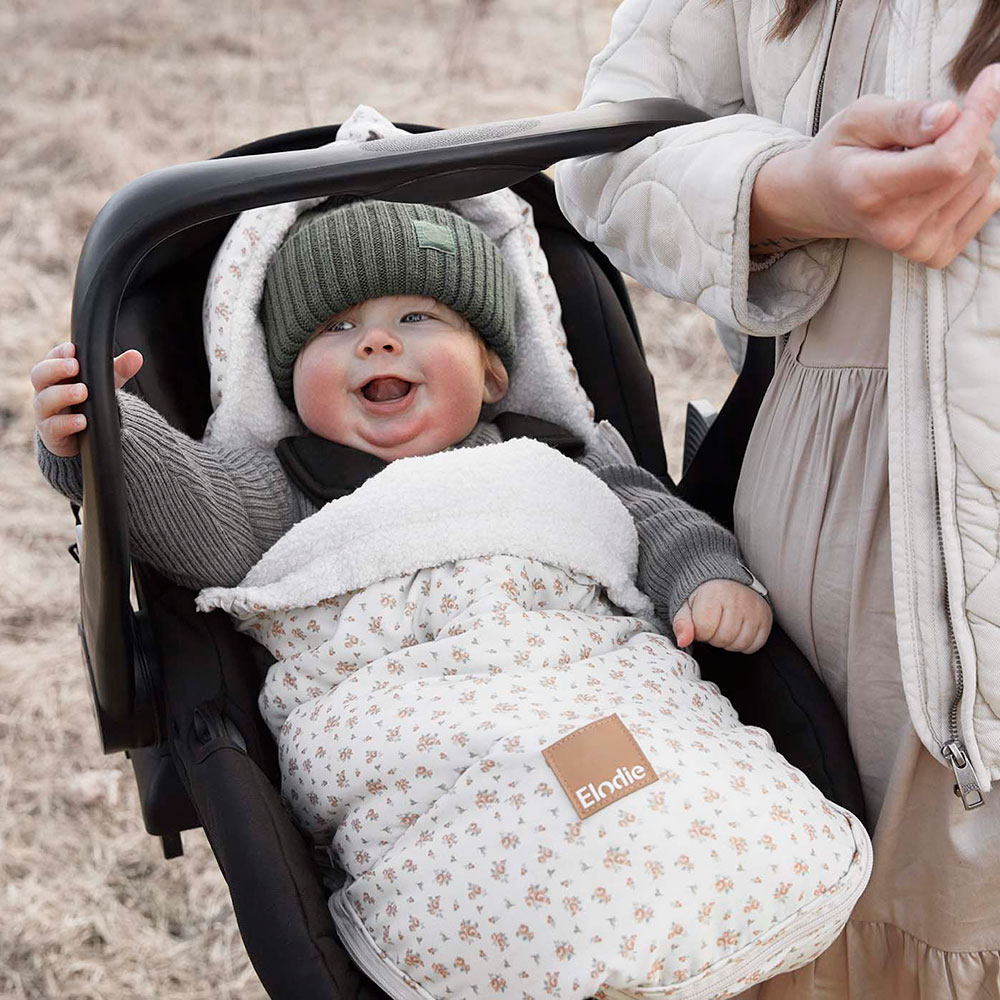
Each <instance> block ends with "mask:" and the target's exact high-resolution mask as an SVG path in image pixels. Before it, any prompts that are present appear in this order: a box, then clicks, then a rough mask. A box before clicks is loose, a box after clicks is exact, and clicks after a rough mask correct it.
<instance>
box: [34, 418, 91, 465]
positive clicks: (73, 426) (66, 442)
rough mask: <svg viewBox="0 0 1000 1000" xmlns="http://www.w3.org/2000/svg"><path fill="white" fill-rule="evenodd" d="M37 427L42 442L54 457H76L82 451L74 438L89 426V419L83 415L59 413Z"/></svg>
mask: <svg viewBox="0 0 1000 1000" xmlns="http://www.w3.org/2000/svg"><path fill="white" fill-rule="evenodd" d="M37 426H38V433H39V434H40V435H41V437H42V442H43V443H44V444H45V447H46V448H48V449H49V451H51V452H52V454H53V455H61V454H69V455H75V454H76V453H77V452H78V451H79V450H80V449H79V446H78V445H76V444H75V443H74V442H72V438H73V436H74V435H75V434H79V433H80V431H82V430H83V429H84V427H86V426H87V418H86V417H85V416H84V415H83V414H82V413H57V414H56V415H55V416H54V417H48V418H47V419H46V420H43V421H42V422H41V423H40V424H38V425H37Z"/></svg>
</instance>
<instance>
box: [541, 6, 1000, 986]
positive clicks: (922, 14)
mask: <svg viewBox="0 0 1000 1000" xmlns="http://www.w3.org/2000/svg"><path fill="white" fill-rule="evenodd" d="M781 7H784V9H783V10H780V8H781ZM777 8H778V12H779V14H780V16H779V17H778V19H777V21H776V22H775V21H774V13H775V10H776V5H775V0H714V2H705V0H625V3H624V4H623V5H622V6H621V8H620V9H619V10H618V12H617V14H616V15H615V19H614V22H613V26H612V37H611V40H610V42H609V44H608V46H607V47H606V48H605V49H604V51H603V52H601V53H600V54H599V55H598V56H597V57H596V58H595V59H594V61H593V63H592V65H591V68H590V72H589V74H588V77H587V82H586V86H585V91H584V97H583V101H582V106H590V105H593V104H597V103H600V102H602V101H622V100H628V99H632V98H640V97H655V96H659V97H674V98H678V99H680V100H683V101H687V102H689V103H691V104H694V105H696V106H698V107H700V108H702V109H704V110H705V111H707V112H708V113H709V114H711V115H713V116H714V117H713V119H712V120H711V121H708V122H699V123H696V124H692V125H687V126H683V127H680V128H676V129H671V130H668V131H666V132H663V133H661V134H659V135H656V136H653V137H651V138H649V139H647V140H645V141H644V142H641V143H639V144H638V145H636V146H634V147H633V148H631V149H629V150H626V151H624V152H622V153H618V154H614V155H608V156H598V157H591V158H588V159H582V160H577V161H570V162H567V163H565V164H562V165H561V166H560V168H559V170H558V173H557V190H558V193H559V198H560V204H561V205H562V207H563V211H564V212H565V213H566V215H567V217H568V218H569V219H570V220H571V221H572V223H573V224H574V225H575V226H576V227H577V229H579V231H580V232H581V233H583V234H584V235H585V236H586V237H588V238H589V239H592V240H594V241H595V242H596V243H597V244H598V245H599V246H601V248H602V249H603V250H604V251H605V252H606V253H607V254H608V256H609V257H610V258H611V260H612V262H613V263H615V264H616V265H617V266H619V267H620V268H622V269H623V270H625V271H627V272H628V273H630V274H632V275H633V276H634V277H636V278H637V279H638V280H640V281H642V282H643V283H644V284H647V285H649V286H651V287H654V288H656V289H658V290H659V291H661V292H663V293H664V294H667V295H670V296H673V297H675V298H682V299H685V300H687V301H690V302H694V303H696V304H697V305H699V306H700V307H701V308H702V309H704V310H705V311H706V312H708V313H709V314H710V315H712V316H713V317H714V318H715V319H716V321H717V323H718V329H719V333H720V336H721V337H722V339H723V342H724V343H725V344H726V347H727V350H728V351H729V353H730V356H731V357H732V358H733V360H734V362H735V363H736V364H737V365H738V364H739V363H740V361H741V358H742V351H743V348H744V345H745V336H744V335H746V334H750V335H756V336H770V337H774V338H776V344H777V354H778V362H777V366H776V372H775V377H774V380H773V382H772V384H771V386H770V388H769V390H768V393H767V396H766V398H765V400H764V402H763V405H762V407H761V410H760V413H759V414H758V417H757V420H756V423H755V425H754V430H753V434H752V436H751V440H750V443H749V446H748V449H747V454H746V458H745V461H744V466H743V472H742V475H741V481H740V486H739V489H738V491H737V496H736V505H735V512H734V513H735V520H736V529H737V536H738V538H739V541H740V543H741V546H742V548H743V551H744V554H745V556H746V557H747V560H748V562H749V564H750V565H751V568H752V569H753V570H754V572H755V573H757V574H758V575H759V576H760V577H761V578H762V579H763V580H764V581H765V583H766V584H767V585H768V587H769V589H770V591H771V595H772V597H773V600H774V605H775V612H776V617H777V620H778V621H779V623H780V624H781V625H782V626H783V627H784V628H785V630H786V631H787V632H788V633H789V634H790V635H791V637H792V638H793V639H794V640H795V641H796V642H797V644H798V645H799V647H800V648H801V649H802V650H803V651H804V652H805V653H806V655H807V656H809V658H810V659H811V661H812V663H813V665H814V667H815V668H816V669H817V671H818V672H819V673H820V675H821V676H822V677H823V679H824V680H825V682H826V683H827V685H828V686H829V687H830V690H831V691H832V693H833V695H834V697H835V698H836V700H837V702H838V704H839V707H840V709H841V711H842V713H843V715H844V717H845V719H846V720H847V725H848V730H849V733H850V737H851V742H852V746H853V748H854V752H855V756H856V758H857V761H858V766H859V770H860V772H861V776H862V784H863V789H864V793H865V799H866V805H867V808H868V813H869V817H868V818H869V821H870V823H871V824H872V825H873V826H874V843H875V869H874V872H873V876H872V881H871V883H870V885H869V888H868V890H867V892H866V893H865V895H864V896H863V897H862V899H861V901H860V902H859V904H858V906H857V908H856V909H855V911H854V914H853V916H852V920H851V922H850V923H849V925H848V927H847V928H846V930H845V932H844V934H843V935H842V936H841V938H839V939H838V941H837V942H836V943H835V945H834V946H833V947H832V948H831V949H830V950H829V951H827V952H826V953H825V954H824V955H823V956H821V958H820V959H818V960H817V961H816V962H815V963H813V964H812V965H811V966H808V967H806V968H804V969H801V970H798V971H797V972H794V973H791V974H788V975H785V976H782V977H778V978H777V979H775V980H772V981H770V982H768V983H764V984H762V985H761V986H759V987H758V988H757V989H756V990H754V991H752V993H751V994H748V995H752V996H755V997H757V998H758V1000H776V998H786V997H788V998H791V997H795V998H797V1000H798V998H813V1000H818V998H819V997H823V998H830V1000H832V998H837V1000H840V998H866V1000H868V998H880V997H887V998H888V997H891V998H894V1000H896V998H899V1000H909V998H919V1000H931V998H933V1000H938V998H943V997H957V998H962V1000H971V998H973V997H976V998H993V997H1000V794H994V795H992V796H990V795H988V794H987V792H988V789H989V785H990V783H991V781H992V780H994V779H996V778H997V777H998V776H1000V717H998V716H1000V558H998V552H1000V513H998V511H1000V394H998V393H997V392H996V388H995V386H996V383H997V381H998V377H1000V376H998V373H1000V337H998V336H997V329H998V326H1000V321H998V320H997V318H996V317H997V315H998V314H997V303H998V302H1000V221H998V219H995V218H994V217H993V216H994V212H996V210H997V209H998V208H1000V188H998V187H997V185H996V182H995V178H996V175H997V169H998V167H1000V162H998V161H997V159H996V157H995V155H994V148H995V142H994V138H995V136H996V134H997V133H996V127H995V121H996V117H997V114H998V112H1000V66H998V65H996V64H995V63H996V61H997V60H1000V7H998V6H997V5H996V4H995V3H993V2H992V0H982V3H981V5H977V4H976V3H974V2H973V0H954V2H952V3H950V4H946V3H944V0H908V2H907V3H901V2H899V0H894V2H892V3H889V0H778V3H777ZM942 102H944V103H942ZM649 220H653V221H652V223H650V221H649ZM954 788H958V790H959V791H960V792H961V797H960V798H959V797H956V795H955V794H954V792H953V789H954ZM963 807H964V808H963Z"/></svg>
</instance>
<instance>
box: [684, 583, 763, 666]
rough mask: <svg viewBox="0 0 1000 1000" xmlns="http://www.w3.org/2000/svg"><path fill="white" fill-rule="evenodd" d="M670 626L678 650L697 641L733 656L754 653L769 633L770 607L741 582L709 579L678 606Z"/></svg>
mask: <svg viewBox="0 0 1000 1000" xmlns="http://www.w3.org/2000/svg"><path fill="white" fill-rule="evenodd" d="M673 626H674V635H675V636H676V637H677V645H678V646H679V647H680V648H681V649H683V648H684V647H685V646H690V645H691V643H692V641H693V640H695V639H697V640H698V641H699V642H707V643H710V644H711V645H713V646H721V647H722V648H723V649H729V650H732V651H733V652H736V653H756V652H757V650H758V649H760V647H761V646H763V645H764V642H765V641H766V640H767V636H768V634H769V633H770V631H771V608H770V606H769V605H768V603H767V601H765V600H764V598H763V597H761V596H760V594H758V593H757V592H756V591H755V590H751V589H750V588H749V587H746V586H744V585H743V584H742V583H736V582H735V581H734V580H709V581H708V582H707V583H703V584H702V585H701V586H700V587H696V588H695V590H694V591H693V593H692V594H691V596H690V597H689V598H688V599H687V600H686V601H685V602H684V603H683V604H682V605H681V609H680V611H678V612H677V614H676V615H675V616H674V621H673Z"/></svg>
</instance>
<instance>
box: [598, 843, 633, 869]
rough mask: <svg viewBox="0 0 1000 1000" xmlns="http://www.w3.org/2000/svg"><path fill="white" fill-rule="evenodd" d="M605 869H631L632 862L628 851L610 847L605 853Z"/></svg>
mask: <svg viewBox="0 0 1000 1000" xmlns="http://www.w3.org/2000/svg"><path fill="white" fill-rule="evenodd" d="M604 867H605V868H610V869H611V870H612V871H617V870H618V869H619V868H631V867H632V861H631V859H630V858H629V853H628V851H625V850H623V849H622V848H620V847H609V848H608V849H607V850H606V851H605V852H604Z"/></svg>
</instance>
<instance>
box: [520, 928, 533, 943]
mask: <svg viewBox="0 0 1000 1000" xmlns="http://www.w3.org/2000/svg"><path fill="white" fill-rule="evenodd" d="M517 936H518V937H519V938H520V939H521V940H522V941H534V940H535V932H534V931H532V930H531V928H530V927H529V926H528V925H527V924H518V925H517Z"/></svg>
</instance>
